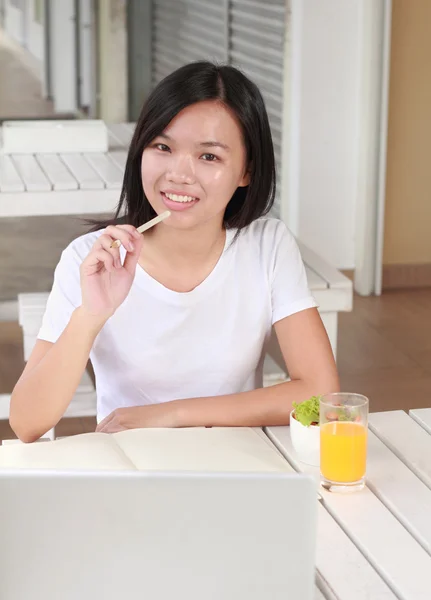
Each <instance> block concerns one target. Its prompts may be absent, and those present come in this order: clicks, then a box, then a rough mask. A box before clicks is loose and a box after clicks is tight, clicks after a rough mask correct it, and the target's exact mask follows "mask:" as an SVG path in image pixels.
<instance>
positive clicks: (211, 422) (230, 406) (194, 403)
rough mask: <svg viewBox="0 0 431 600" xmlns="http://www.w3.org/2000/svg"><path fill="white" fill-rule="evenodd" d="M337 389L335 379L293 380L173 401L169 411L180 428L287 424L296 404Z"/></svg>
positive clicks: (337, 383) (337, 385)
mask: <svg viewBox="0 0 431 600" xmlns="http://www.w3.org/2000/svg"><path fill="white" fill-rule="evenodd" d="M338 390H339V382H338V378H335V377H331V378H328V379H327V380H324V381H323V380H322V381H320V382H319V381H315V382H312V381H310V382H307V381H302V380H296V381H295V380H294V381H287V382H285V383H280V384H277V385H273V386H270V387H267V388H262V389H257V390H253V391H250V392H242V393H240V394H230V395H227V396H214V397H208V398H190V399H186V400H174V401H173V402H169V403H167V405H166V409H168V410H172V411H174V414H175V423H176V426H177V427H199V426H213V427H231V426H240V427H243V426H246V427H264V426H269V425H288V423H289V415H290V412H291V410H292V405H293V402H302V401H303V400H307V399H308V398H310V397H311V396H318V395H320V394H324V393H327V392H336V391H338ZM168 405H171V406H168ZM159 406H160V407H161V408H162V406H163V405H159Z"/></svg>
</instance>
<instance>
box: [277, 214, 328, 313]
mask: <svg viewBox="0 0 431 600" xmlns="http://www.w3.org/2000/svg"><path fill="white" fill-rule="evenodd" d="M274 238H275V239H274V254H273V261H272V286H271V299H272V324H274V323H276V322H277V321H280V320H281V319H284V318H285V317H288V316H290V315H292V314H294V313H297V312H300V311H302V310H305V309H307V308H313V307H316V306H317V303H316V301H315V300H314V298H313V296H312V294H311V291H310V289H309V287H308V281H307V274H306V271H305V267H304V263H303V262H302V258H301V254H300V252H299V248H298V244H297V243H296V240H295V238H294V237H293V235H292V234H291V233H290V231H289V230H288V229H287V227H286V226H285V224H284V223H283V222H282V221H279V222H278V223H277V228H276V231H275V236H274Z"/></svg>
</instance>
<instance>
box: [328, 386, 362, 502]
mask: <svg viewBox="0 0 431 600" xmlns="http://www.w3.org/2000/svg"><path fill="white" fill-rule="evenodd" d="M368 404H369V402H368V398H366V397H365V396H362V395H361V394H349V393H343V392H340V393H332V394H326V395H324V396H322V397H321V398H320V474H321V484H322V486H323V487H324V488H325V489H327V490H329V491H331V492H350V491H356V490H360V489H362V488H363V487H364V485H365V470H366V463H367V429H368Z"/></svg>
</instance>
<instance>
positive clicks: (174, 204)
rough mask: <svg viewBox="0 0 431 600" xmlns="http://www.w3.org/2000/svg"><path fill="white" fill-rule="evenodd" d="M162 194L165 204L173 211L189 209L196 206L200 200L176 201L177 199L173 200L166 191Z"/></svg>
mask: <svg viewBox="0 0 431 600" xmlns="http://www.w3.org/2000/svg"><path fill="white" fill-rule="evenodd" d="M161 196H162V201H163V204H164V205H165V206H166V208H168V209H169V210H172V211H176V212H180V211H183V210H188V209H190V208H192V206H194V205H195V204H197V203H198V202H199V200H191V201H190V202H180V201H176V200H171V199H170V198H168V197H167V196H166V194H165V193H164V192H161Z"/></svg>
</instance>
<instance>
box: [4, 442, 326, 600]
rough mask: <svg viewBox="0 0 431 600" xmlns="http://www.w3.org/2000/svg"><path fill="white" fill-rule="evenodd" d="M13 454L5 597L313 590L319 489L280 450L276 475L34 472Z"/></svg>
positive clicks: (209, 595) (88, 599)
mask: <svg viewBox="0 0 431 600" xmlns="http://www.w3.org/2000/svg"><path fill="white" fill-rule="evenodd" d="M239 433H240V434H241V435H243V432H239ZM152 435H154V434H152ZM186 435H188V434H186ZM194 435H195V434H194ZM217 435H218V434H217ZM229 435H233V434H229ZM250 436H251V434H250ZM89 439H90V441H92V442H93V441H94V440H93V438H89ZM244 439H245V438H244ZM251 439H252V438H251ZM84 441H88V439H86V440H84ZM49 443H50V442H44V443H42V444H43V446H44V448H43V451H44V452H45V454H46V452H47V448H50V447H48V446H45V444H49ZM56 443H57V442H53V444H56ZM258 443H259V444H260V441H258ZM58 444H61V440H60V441H59V442H58ZM75 444H76V440H75ZM253 444H255V442H254V441H253ZM232 445H233V446H234V445H235V443H234V442H232ZM184 447H185V445H184ZM254 447H256V445H255V446H254ZM53 448H55V446H53ZM208 448H209V445H208ZM240 449H241V451H242V450H245V449H246V446H245V443H244V442H243V441H242V442H241V446H239V445H237V454H236V455H237V456H239V453H240ZM266 449H268V452H272V450H271V448H270V447H269V446H268V444H267V442H265V441H263V442H262V456H263V455H264V454H265V452H266ZM17 450H18V449H15V450H14V451H15V452H16V451H17ZM23 450H24V451H25V452H28V451H29V450H30V449H29V448H28V447H26V448H23ZM39 450H42V448H41V445H39ZM196 451H197V453H199V450H198V448H197V449H196ZM259 451H260V450H259ZM208 452H209V450H208ZM275 452H276V451H275V449H274V453H275ZM5 456H7V457H9V456H12V455H9V454H8V455H6V454H5V453H4V454H3V465H2V468H1V469H0V531H1V538H0V539H1V545H0V598H1V600H99V599H100V600H123V599H124V600H126V599H133V600H134V599H135V598H136V599H141V598H145V599H149V600H171V599H174V598H175V599H178V600H183V599H184V600H216V599H217V600H263V599H264V600H311V599H312V598H314V593H315V587H314V574H315V571H314V564H315V538H316V515H317V493H316V486H315V483H314V482H313V481H312V479H311V478H310V477H309V476H307V475H302V474H301V475H300V474H295V473H291V472H289V471H288V469H286V470H283V466H282V463H278V462H277V461H280V460H281V461H283V460H284V459H281V457H279V456H277V455H276V454H274V459H273V458H271V457H269V458H265V461H266V464H268V465H269V461H273V462H272V465H271V469H272V467H277V468H275V469H272V471H271V469H270V467H268V469H270V471H271V472H263V468H262V472H253V471H252V470H249V471H248V472H233V471H232V472H227V471H226V472H223V471H221V470H217V469H216V468H215V466H216V465H214V463H213V465H212V467H213V468H212V470H211V471H205V472H203V471H197V470H195V471H185V470H175V471H172V470H171V471H168V470H163V471H161V470H117V471H113V470H97V471H94V470H83V469H81V470H79V469H65V470H58V469H54V468H52V469H38V468H36V469H31V470H30V469H27V468H24V469H23V468H18V469H17V468H15V467H10V468H6V467H5V464H6V461H5V459H4V457H5ZM244 456H245V455H244ZM8 460H9V458H8ZM166 460H167V459H166ZM199 460H200V464H201V463H202V458H200V459H199ZM232 460H233V461H234V462H235V460H236V459H235V456H233V459H232ZM244 460H245V458H243V459H242V461H244ZM260 460H262V459H260ZM168 462H169V461H168ZM261 464H262V463H261ZM280 465H281V468H278V467H279V466H280ZM222 466H223V465H222Z"/></svg>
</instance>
